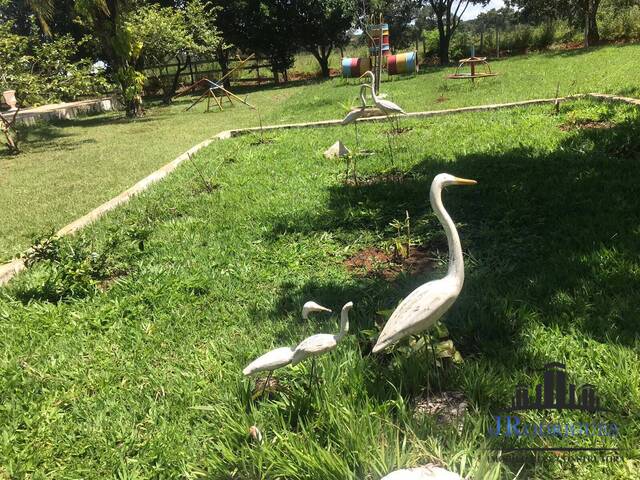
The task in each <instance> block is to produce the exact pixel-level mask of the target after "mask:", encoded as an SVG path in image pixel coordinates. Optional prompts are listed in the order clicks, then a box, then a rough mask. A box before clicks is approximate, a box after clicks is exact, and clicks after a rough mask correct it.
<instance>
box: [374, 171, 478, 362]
mask: <svg viewBox="0 0 640 480" xmlns="http://www.w3.org/2000/svg"><path fill="white" fill-rule="evenodd" d="M476 183H477V182H476V181H475V180H467V179H465V178H458V177H454V176H453V175H449V174H448V173H441V174H439V175H436V177H435V178H434V179H433V182H432V183H431V191H430V200H431V208H433V210H434V212H435V213H436V215H437V216H438V219H439V220H440V223H441V224H442V226H443V227H444V231H445V232H446V234H447V242H448V244H449V270H448V272H447V275H446V276H445V277H444V278H441V279H440V280H434V281H431V282H428V283H425V284H424V285H421V286H420V287H418V288H416V289H415V290H414V291H413V292H411V293H410V294H409V296H408V297H407V298H405V299H404V300H403V301H402V302H401V303H400V305H398V308H396V309H395V311H394V312H393V313H392V314H391V318H389V321H388V322H387V323H386V324H385V326H384V328H383V329H382V333H381V334H380V337H378V341H377V342H376V344H375V346H374V347H373V352H374V353H375V352H379V351H380V350H383V349H385V348H387V347H388V346H390V345H393V344H394V343H396V342H397V341H398V340H400V339H402V338H404V337H406V336H408V335H413V334H417V333H420V332H422V331H423V330H426V329H428V328H430V327H432V326H433V325H434V324H435V323H436V322H437V321H438V320H439V319H440V317H442V315H444V313H445V312H446V311H447V310H449V308H450V307H451V305H453V303H454V302H455V301H456V299H457V298H458V294H459V293H460V290H462V284H463V283H464V260H463V258H462V247H461V245H460V237H459V236H458V231H457V230H456V226H455V224H454V223H453V220H451V217H450V216H449V214H448V213H447V211H446V210H445V209H444V206H443V205H442V189H443V188H445V187H447V186H448V185H475V184H476Z"/></svg>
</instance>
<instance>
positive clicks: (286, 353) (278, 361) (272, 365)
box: [242, 301, 331, 393]
mask: <svg viewBox="0 0 640 480" xmlns="http://www.w3.org/2000/svg"><path fill="white" fill-rule="evenodd" d="M330 311H331V310H330V309H328V308H326V307H323V306H322V305H319V304H317V303H316V302H313V301H309V302H306V303H305V304H304V305H303V306H302V318H304V319H305V320H306V319H308V318H309V314H310V313H313V312H330ZM293 354H294V349H293V348H291V347H280V348H276V349H274V350H271V351H269V352H267V353H265V354H264V355H261V356H259V357H258V358H256V359H255V360H254V361H253V362H251V363H250V364H249V365H247V366H246V367H245V368H244V370H242V373H243V374H244V375H245V376H247V377H248V376H250V375H254V374H256V373H260V372H269V375H268V376H267V378H266V380H265V381H264V385H263V388H262V393H264V390H265V388H266V387H267V384H268V383H269V380H271V375H273V372H274V370H278V369H279V368H282V367H286V366H287V365H289V364H290V363H291V361H292V360H293Z"/></svg>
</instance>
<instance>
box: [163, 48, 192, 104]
mask: <svg viewBox="0 0 640 480" xmlns="http://www.w3.org/2000/svg"><path fill="white" fill-rule="evenodd" d="M176 60H177V61H178V65H177V67H176V72H175V73H174V74H173V81H172V82H171V88H167V89H166V90H165V91H164V92H163V93H164V95H163V98H162V102H163V103H164V104H165V105H169V104H170V103H171V99H172V98H173V96H174V95H175V94H176V90H178V83H179V82H180V75H181V74H182V72H184V71H185V70H186V68H187V66H188V65H191V57H190V56H189V55H187V58H186V61H185V63H184V65H183V64H181V63H180V57H176ZM191 78H193V73H192V74H191Z"/></svg>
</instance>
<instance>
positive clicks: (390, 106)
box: [360, 70, 406, 165]
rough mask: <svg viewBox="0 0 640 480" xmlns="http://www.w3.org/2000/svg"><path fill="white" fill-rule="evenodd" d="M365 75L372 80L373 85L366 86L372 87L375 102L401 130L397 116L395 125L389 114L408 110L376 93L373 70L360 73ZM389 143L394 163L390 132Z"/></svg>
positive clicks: (394, 127) (396, 127)
mask: <svg viewBox="0 0 640 480" xmlns="http://www.w3.org/2000/svg"><path fill="white" fill-rule="evenodd" d="M365 76H368V77H369V79H370V80H371V85H366V84H365V87H367V88H370V89H371V98H373V104H374V105H375V106H376V107H377V108H378V109H379V110H381V111H382V113H384V114H385V116H386V117H387V120H388V121H389V125H390V126H391V127H392V128H393V129H395V131H396V132H399V131H400V127H399V125H398V123H397V118H396V125H395V126H393V121H392V120H391V117H390V116H389V115H394V116H397V114H401V115H406V112H405V111H404V110H403V109H402V108H400V107H399V106H398V105H396V104H395V103H393V102H391V101H389V100H383V99H382V97H383V95H378V94H376V87H375V85H376V76H375V75H374V73H373V72H372V71H371V70H367V71H366V72H364V73H363V74H362V75H360V78H363V77H365ZM387 143H388V144H389V155H390V156H391V164H392V165H393V163H394V160H393V147H392V145H391V136H390V135H389V132H387Z"/></svg>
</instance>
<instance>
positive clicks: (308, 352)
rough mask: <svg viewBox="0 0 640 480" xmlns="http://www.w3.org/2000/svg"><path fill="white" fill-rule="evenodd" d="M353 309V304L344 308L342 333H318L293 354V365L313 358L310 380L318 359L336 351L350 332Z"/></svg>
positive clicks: (302, 343)
mask: <svg viewBox="0 0 640 480" xmlns="http://www.w3.org/2000/svg"><path fill="white" fill-rule="evenodd" d="M351 308H353V302H348V303H346V304H345V305H344V306H343V307H342V312H341V313H340V331H339V332H338V333H337V334H335V335H333V334H330V333H317V334H316V335H311V336H310V337H307V338H305V339H304V340H303V341H302V342H300V344H299V345H298V346H297V347H296V348H295V350H294V352H293V358H292V359H291V365H297V364H298V363H300V362H302V361H303V360H306V359H307V358H309V357H312V359H313V363H312V365H311V375H310V377H309V379H311V378H313V371H314V369H315V359H316V357H317V356H318V355H322V354H323V353H327V352H330V351H332V350H334V349H335V348H336V347H337V346H338V343H340V341H341V340H342V339H343V338H344V336H345V335H346V334H347V332H348V331H349V310H351ZM309 381H311V380H309Z"/></svg>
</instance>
